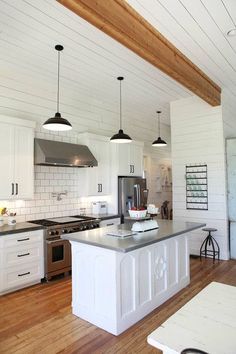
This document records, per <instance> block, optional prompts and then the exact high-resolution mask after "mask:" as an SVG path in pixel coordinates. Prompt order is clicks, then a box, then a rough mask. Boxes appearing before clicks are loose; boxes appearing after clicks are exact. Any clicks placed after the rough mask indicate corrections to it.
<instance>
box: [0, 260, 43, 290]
mask: <svg viewBox="0 0 236 354" xmlns="http://www.w3.org/2000/svg"><path fill="white" fill-rule="evenodd" d="M1 273H2V276H1V283H2V286H1V287H0V292H4V291H6V290H8V289H14V288H15V289H17V288H20V287H23V286H24V285H26V284H28V283H32V282H34V281H37V280H40V279H41V278H43V276H44V275H43V266H42V262H39V261H37V262H30V263H28V264H22V265H20V266H17V267H11V268H6V269H3V270H2V271H1Z"/></svg>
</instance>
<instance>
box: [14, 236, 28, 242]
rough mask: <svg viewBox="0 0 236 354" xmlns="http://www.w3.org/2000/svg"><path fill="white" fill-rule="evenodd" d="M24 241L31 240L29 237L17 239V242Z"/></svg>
mask: <svg viewBox="0 0 236 354" xmlns="http://www.w3.org/2000/svg"><path fill="white" fill-rule="evenodd" d="M23 241H29V237H27V238H22V239H20V240H17V242H23Z"/></svg>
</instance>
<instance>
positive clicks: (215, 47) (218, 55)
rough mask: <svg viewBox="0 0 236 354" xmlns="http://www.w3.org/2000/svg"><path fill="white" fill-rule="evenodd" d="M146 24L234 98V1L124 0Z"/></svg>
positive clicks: (235, 76) (235, 41)
mask: <svg viewBox="0 0 236 354" xmlns="http://www.w3.org/2000/svg"><path fill="white" fill-rule="evenodd" d="M127 2H128V3H129V4H130V5H131V6H132V7H133V8H134V9H135V10H136V11H138V12H139V13H140V14H141V15H142V16H143V17H144V18H145V19H146V20H147V21H148V22H149V23H151V24H152V25H153V26H154V27H155V28H156V29H157V30H158V31H160V32H161V33H162V34H163V35H164V36H165V37H166V38H167V39H169V41H170V42H172V43H173V44H174V45H175V46H176V47H177V48H178V49H179V50H180V51H182V53H184V54H185V55H186V56H187V57H188V58H189V59H190V60H192V61H193V62H194V63H195V64H196V65H197V66H199V67H200V68H201V69H202V70H203V71H204V72H205V73H206V74H207V75H208V76H209V77H210V78H211V79H213V80H214V81H215V82H216V83H217V84H218V85H219V86H220V87H221V88H223V89H224V88H227V89H228V90H229V91H230V93H231V95H232V98H233V99H234V100H235V98H236V36H235V37H229V36H227V32H228V31H229V30H230V29H232V28H236V1H235V0H145V1H142V0H127Z"/></svg>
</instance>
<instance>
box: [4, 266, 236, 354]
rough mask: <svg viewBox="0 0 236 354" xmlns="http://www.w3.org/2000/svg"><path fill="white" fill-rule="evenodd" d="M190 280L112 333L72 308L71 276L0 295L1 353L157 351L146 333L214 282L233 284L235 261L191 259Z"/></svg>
mask: <svg viewBox="0 0 236 354" xmlns="http://www.w3.org/2000/svg"><path fill="white" fill-rule="evenodd" d="M190 264H191V283H190V285H189V286H187V287H186V288H185V289H183V290H181V291H180V292H179V293H178V294H176V295H175V296H173V297H172V298H171V299H169V300H168V301H167V302H166V303H165V304H163V305H161V306H159V307H158V308H157V309H156V310H154V311H153V312H152V313H150V314H149V315H148V316H146V317H145V318H144V319H142V320H141V321H139V322H138V323H137V324H136V325H134V326H133V327H131V328H130V329H128V330H127V331H126V332H124V333H122V334H121V335H120V336H118V337H116V336H113V335H112V334H109V333H107V332H105V331H103V330H102V329H99V328H97V327H95V326H93V325H91V324H90V323H88V322H86V321H83V320H81V319H79V318H77V317H76V316H74V315H72V313H71V279H70V278H65V279H60V280H56V281H52V282H49V283H45V284H38V285H35V286H33V287H30V288H27V289H23V290H20V291H17V292H14V293H11V294H7V295H4V296H1V297H0V314H1V316H0V353H1V354H38V353H41V354H59V353H60V354H77V353H79V354H136V353H140V354H154V353H155V354H161V352H160V351H158V350H155V349H154V348H152V347H151V346H150V345H148V344H147V336H148V334H150V333H151V332H152V331H153V330H155V329H156V328H157V327H158V326H160V325H161V323H163V322H164V321H165V320H166V319H167V318H168V317H169V316H171V315H172V314H173V313H175V312H176V311H177V310H178V309H179V308H181V307H182V306H183V305H184V304H185V303H186V302H187V301H189V300H190V299H191V298H192V297H193V296H195V295H196V294H197V293H198V292H199V291H201V290H202V289H203V288H204V287H205V286H206V285H208V284H209V283H210V282H212V281H219V282H222V283H225V284H229V285H234V286H236V261H233V260H231V261H220V262H216V263H215V264H213V263H212V260H210V259H206V260H205V259H204V260H203V261H202V262H200V260H199V259H191V262H190Z"/></svg>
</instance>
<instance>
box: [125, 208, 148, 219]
mask: <svg viewBox="0 0 236 354" xmlns="http://www.w3.org/2000/svg"><path fill="white" fill-rule="evenodd" d="M146 215H147V210H129V216H130V217H131V218H134V219H142V218H145V217H146Z"/></svg>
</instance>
